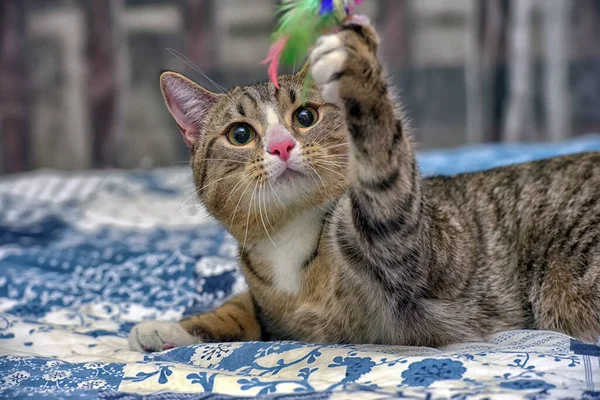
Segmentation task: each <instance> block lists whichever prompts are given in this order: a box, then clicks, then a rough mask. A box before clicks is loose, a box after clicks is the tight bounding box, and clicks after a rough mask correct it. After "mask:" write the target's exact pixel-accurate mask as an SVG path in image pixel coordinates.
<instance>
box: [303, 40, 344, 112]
mask: <svg viewBox="0 0 600 400" xmlns="http://www.w3.org/2000/svg"><path fill="white" fill-rule="evenodd" d="M347 57H348V55H347V53H346V49H345V48H344V43H343V42H342V40H341V39H340V37H339V36H338V34H333V35H326V36H322V37H321V38H320V39H319V41H318V42H317V45H316V46H315V48H314V49H313V50H312V52H311V53H310V62H311V70H310V71H311V74H312V77H313V79H314V80H315V82H316V83H317V84H318V85H319V87H320V89H321V97H323V100H325V101H327V102H330V103H335V102H337V101H339V100H340V96H339V81H337V80H333V81H332V78H333V76H334V75H335V74H336V73H338V72H341V71H342V70H343V68H344V63H345V62H346V58H347Z"/></svg>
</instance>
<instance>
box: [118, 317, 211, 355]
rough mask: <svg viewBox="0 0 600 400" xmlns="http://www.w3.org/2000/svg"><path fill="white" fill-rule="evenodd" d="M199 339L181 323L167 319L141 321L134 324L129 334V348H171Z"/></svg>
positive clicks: (149, 349) (142, 349) (147, 350)
mask: <svg viewBox="0 0 600 400" xmlns="http://www.w3.org/2000/svg"><path fill="white" fill-rule="evenodd" d="M199 341H200V340H199V339H198V338H195V337H194V336H192V335H190V334H189V333H187V332H186V330H185V329H183V328H182V327H181V325H180V324H178V323H176V322H167V321H145V322H141V323H139V324H137V325H136V326H134V327H133V329H132V330H131V333H130V334H129V348H130V349H131V350H134V351H139V352H153V351H163V350H169V349H172V348H174V347H179V346H187V345H190V344H194V343H198V342H199Z"/></svg>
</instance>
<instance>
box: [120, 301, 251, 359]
mask: <svg viewBox="0 0 600 400" xmlns="http://www.w3.org/2000/svg"><path fill="white" fill-rule="evenodd" d="M260 338H261V328H260V324H259V322H258V320H257V319H256V313H255V308H254V302H253V300H252V297H251V296H250V294H249V293H248V292H246V293H242V294H239V295H237V296H234V297H232V298H231V299H230V300H228V301H227V302H226V303H225V304H223V305H222V306H220V307H217V308H216V309H215V310H214V311H211V312H208V313H205V314H198V315H195V316H193V317H190V318H186V319H184V320H182V321H180V322H166V321H145V322H142V323H140V324H138V325H136V326H135V327H134V328H133V330H132V331H131V334H130V335H129V347H130V348H131V349H132V350H136V351H140V352H141V351H162V350H168V349H170V348H173V347H178V346H186V345H190V344H194V343H202V342H235V341H252V340H260Z"/></svg>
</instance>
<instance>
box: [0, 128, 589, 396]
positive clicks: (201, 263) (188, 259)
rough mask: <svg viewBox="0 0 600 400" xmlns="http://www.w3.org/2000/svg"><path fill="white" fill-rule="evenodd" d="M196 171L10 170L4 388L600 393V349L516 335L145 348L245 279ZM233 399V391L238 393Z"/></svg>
mask: <svg viewBox="0 0 600 400" xmlns="http://www.w3.org/2000/svg"><path fill="white" fill-rule="evenodd" d="M583 150H600V137H596V136H588V137H584V138H580V139H577V140H575V141H573V142H569V143H566V144H560V145H514V146H506V145H505V146H480V147H470V148H463V149H458V150H453V151H440V152H428V153H423V154H420V156H419V161H420V164H421V167H422V169H423V171H424V173H425V174H426V175H430V174H453V173H457V172H463V171H472V170H478V169H484V168H489V167H493V166H497V165H503V164H509V163H515V162H522V161H527V160H531V159H535V158H543V157H548V156H551V155H555V154H561V153H571V152H578V151H583ZM190 175H191V174H190V172H189V170H188V169H187V168H168V169H161V170H154V171H142V172H140V171H134V172H131V171H130V172H125V171H110V172H88V173H85V172H81V173H57V172H52V171H39V172H35V173H31V174H25V175H20V176H10V177H5V178H3V179H1V180H0V397H3V398H22V397H30V398H36V399H37V398H51V399H58V398H104V399H132V400H134V399H140V398H150V399H228V398H237V397H252V396H255V397H258V398H269V399H270V398H279V399H287V398H289V399H328V398H332V399H363V398H364V399H384V398H386V399H387V398H411V399H437V398H455V399H467V398H468V399H471V398H472V399H484V398H487V399H496V398H498V399H500V398H502V399H516V398H527V399H542V398H586V399H600V358H599V356H600V347H598V346H594V345H586V344H582V343H579V342H577V341H574V340H572V339H571V338H569V337H567V336H565V335H561V334H557V333H551V332H541V331H515V332H503V333H498V334H495V335H492V336H491V337H489V338H486V342H484V343H468V344H457V345H453V346H449V347H447V348H442V349H432V348H416V347H401V346H374V345H321V344H303V343H293V342H251V343H211V344H199V345H195V346H188V347H182V348H176V349H172V350H168V351H164V352H162V353H155V354H139V353H135V352H132V351H129V350H128V348H127V340H126V337H127V334H128V333H129V330H130V329H131V327H132V326H133V325H134V324H135V323H136V322H138V321H140V320H142V319H161V320H177V319H179V318H181V317H182V316H183V315H186V314H189V313H193V312H201V311H202V310H208V309H210V308H212V307H214V306H215V305H217V304H219V303H221V302H223V300H224V299H225V298H226V297H227V296H229V295H230V294H231V293H233V292H237V291H240V290H243V289H244V287H245V283H244V280H243V277H242V276H241V275H240V273H239V272H238V269H237V266H236V261H235V253H236V246H235V243H234V241H233V240H232V238H231V237H230V236H228V235H227V234H226V233H225V232H224V231H223V230H222V229H221V228H220V227H219V226H218V225H217V224H216V223H215V222H214V221H213V220H211V219H210V218H209V217H208V216H207V215H206V213H205V212H204V211H203V209H202V207H201V206H200V205H199V204H197V201H196V200H195V199H194V198H193V197H190V195H192V194H193V187H192V183H191V176H190ZM230 396H231V397H230Z"/></svg>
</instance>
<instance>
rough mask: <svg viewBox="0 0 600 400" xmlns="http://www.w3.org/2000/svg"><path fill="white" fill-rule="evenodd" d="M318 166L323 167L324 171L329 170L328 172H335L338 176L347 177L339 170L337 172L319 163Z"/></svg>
mask: <svg viewBox="0 0 600 400" xmlns="http://www.w3.org/2000/svg"><path fill="white" fill-rule="evenodd" d="M319 167H321V168H323V169H324V170H326V171H329V172H332V173H334V174H336V175H339V176H341V177H342V178H344V179H347V177H346V175H344V174H342V173H340V172H338V171H334V170H332V169H331V168H327V167H324V166H323V165H320V164H319Z"/></svg>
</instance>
